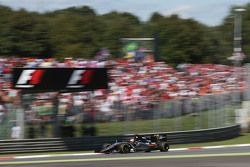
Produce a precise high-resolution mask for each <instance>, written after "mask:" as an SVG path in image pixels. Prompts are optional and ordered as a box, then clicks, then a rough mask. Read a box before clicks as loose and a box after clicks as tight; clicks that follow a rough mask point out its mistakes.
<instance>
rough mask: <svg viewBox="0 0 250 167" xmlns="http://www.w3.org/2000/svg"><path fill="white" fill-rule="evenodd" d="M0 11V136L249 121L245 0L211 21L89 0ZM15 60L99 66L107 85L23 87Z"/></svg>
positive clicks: (249, 10)
mask: <svg viewBox="0 0 250 167" xmlns="http://www.w3.org/2000/svg"><path fill="white" fill-rule="evenodd" d="M237 9H244V10H237ZM0 16H1V17H0V139H11V138H12V139H22V138H51V137H80V136H105V135H122V134H135V133H154V132H172V131H184V130H197V129H208V128H216V127H225V126H230V125H235V124H237V123H240V124H241V125H242V128H243V129H245V130H247V129H248V127H249V124H250V123H249V122H250V119H249V118H250V114H249V111H248V110H247V108H248V106H249V105H248V100H249V98H250V97H249V95H250V94H249V89H248V83H249V81H250V79H249V72H250V70H249V69H250V66H249V65H248V64H247V63H249V62H250V56H249V55H250V54H249V53H250V45H249V43H250V29H249V27H250V4H249V3H248V4H245V5H242V6H232V7H231V9H229V12H228V13H227V16H226V17H225V18H224V19H223V21H222V22H221V24H219V25H216V26H208V25H206V24H204V23H201V22H199V21H197V20H194V19H191V18H188V19H184V18H182V17H179V16H178V15H177V14H172V15H168V16H164V15H162V14H160V13H157V12H155V13H152V15H151V17H150V18H149V19H148V20H147V21H141V20H140V19H139V18H138V17H137V16H135V15H133V14H132V13H129V12H116V11H113V12H109V13H106V14H98V13H97V12H96V11H95V10H94V9H92V8H91V7H88V6H80V7H69V8H66V9H61V10H55V11H50V12H44V13H38V12H31V11H27V10H25V9H18V10H16V9H15V10H14V9H12V8H10V7H7V6H3V5H1V6H0ZM14 67H32V68H33V67H44V68H51V67H55V68H56V67H58V68H66V67H68V68H76V67H77V68H84V67H90V68H103V67H106V68H109V70H108V73H109V89H107V90H106V89H105V90H95V91H88V92H75V93H60V92H48V93H33V94H23V92H22V91H21V90H15V89H12V88H11V86H12V82H11V81H12V80H11V79H12V68H14ZM242 108H245V109H246V110H244V111H243V110H242ZM56 120H57V121H56ZM57 128H60V130H59V131H58V129H57Z"/></svg>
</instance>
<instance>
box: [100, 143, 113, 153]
mask: <svg viewBox="0 0 250 167" xmlns="http://www.w3.org/2000/svg"><path fill="white" fill-rule="evenodd" d="M109 146H111V144H109V143H105V144H103V146H102V148H103V149H105V148H107V147H109ZM104 153H105V154H110V153H112V151H105V152H104Z"/></svg>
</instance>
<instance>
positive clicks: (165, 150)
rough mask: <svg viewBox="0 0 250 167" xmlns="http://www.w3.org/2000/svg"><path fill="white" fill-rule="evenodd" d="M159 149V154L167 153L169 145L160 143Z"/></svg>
mask: <svg viewBox="0 0 250 167" xmlns="http://www.w3.org/2000/svg"><path fill="white" fill-rule="evenodd" d="M159 149H160V151H161V152H168V150H169V144H168V143H167V142H161V143H159Z"/></svg>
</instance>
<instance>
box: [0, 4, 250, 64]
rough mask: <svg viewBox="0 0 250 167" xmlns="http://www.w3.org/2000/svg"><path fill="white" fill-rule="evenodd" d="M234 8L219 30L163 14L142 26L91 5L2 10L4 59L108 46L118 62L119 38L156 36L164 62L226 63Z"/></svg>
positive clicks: (247, 19)
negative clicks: (48, 9)
mask: <svg viewBox="0 0 250 167" xmlns="http://www.w3.org/2000/svg"><path fill="white" fill-rule="evenodd" d="M234 8H235V7H233V8H232V9H231V11H230V12H229V14H228V16H227V17H226V18H225V19H224V21H223V23H222V24H221V25H220V26H217V27H208V26H206V25H203V24H201V23H199V22H197V21H195V20H192V19H182V18H180V17H178V15H171V16H163V15H161V14H159V13H153V14H152V16H151V18H150V19H149V21H146V22H141V21H140V20H139V19H138V18H137V17H136V16H134V15H132V14H130V13H126V12H125V13H119V12H116V11H113V12H110V13H107V14H104V15H97V14H96V12H95V11H94V10H93V9H91V8H89V7H87V6H82V7H70V8H67V9H63V10H58V11H54V12H49V13H44V14H38V13H34V12H27V11H25V10H19V11H14V10H12V9H10V8H8V7H5V6H0V14H1V18H0V55H4V56H12V55H16V56H36V57H41V58H45V57H58V58H63V57H81V58H86V59H89V58H93V57H94V56H95V54H96V52H97V51H98V50H99V49H100V48H102V47H105V48H108V49H109V50H110V52H111V54H112V55H113V56H114V57H117V56H119V55H120V53H121V49H122V46H121V41H120V38H125V37H155V36H157V37H158V40H157V41H158V43H157V44H158V45H157V47H158V53H159V56H160V59H161V60H163V61H165V62H166V63H169V64H179V63H222V64H228V63H231V62H229V61H228V60H227V58H228V57H229V56H231V55H232V52H233V49H232V48H233V42H232V40H233V24H234V21H233V15H234V13H233V9H234ZM244 8H245V9H246V12H244V13H243V39H244V40H243V50H244V52H245V53H246V55H249V52H250V45H249V44H250V35H249V34H250V28H249V27H250V4H246V5H245V6H244ZM245 61H246V62H249V61H250V57H249V56H247V58H246V60H245Z"/></svg>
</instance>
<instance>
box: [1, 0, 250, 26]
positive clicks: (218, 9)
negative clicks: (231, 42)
mask: <svg viewBox="0 0 250 167" xmlns="http://www.w3.org/2000/svg"><path fill="white" fill-rule="evenodd" d="M246 3H250V0H0V4H1V5H6V6H9V7H11V8H13V9H20V8H24V9H26V10H28V11H37V12H46V11H54V10H58V9H65V8H68V7H73V6H75V7H77V6H84V5H87V6H90V7H91V8H93V9H94V10H95V12H96V13H97V14H105V13H108V12H110V11H118V12H129V13H132V14H134V15H136V16H137V17H139V18H140V20H142V21H147V20H148V19H149V18H150V16H151V15H152V13H153V12H158V13H160V14H162V15H164V16H168V15H171V14H178V15H179V16H180V17H182V18H193V19H195V20H197V21H200V22H202V23H203V24H207V25H209V26H215V25H219V24H220V23H222V21H223V18H224V17H225V16H227V14H228V13H229V11H230V8H231V7H232V6H233V5H237V6H241V5H244V4H246Z"/></svg>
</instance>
